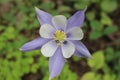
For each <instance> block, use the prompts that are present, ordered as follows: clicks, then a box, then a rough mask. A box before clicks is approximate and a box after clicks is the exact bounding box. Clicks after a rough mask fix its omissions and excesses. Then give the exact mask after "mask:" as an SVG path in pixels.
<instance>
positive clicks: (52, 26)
mask: <svg viewBox="0 0 120 80" xmlns="http://www.w3.org/2000/svg"><path fill="white" fill-rule="evenodd" d="M35 9H36V13H37V18H38V20H39V22H40V24H41V28H40V30H39V33H40V36H41V37H39V38H37V39H35V40H33V41H30V42H28V43H26V44H25V45H23V46H22V47H21V50H22V51H24V52H26V51H30V50H35V49H41V53H42V54H43V55H44V56H46V57H49V71H50V79H51V78H53V77H56V76H58V75H59V73H60V72H61V70H62V68H63V66H64V62H65V61H64V60H65V58H70V57H71V56H72V55H77V56H80V57H91V55H90V53H89V51H88V49H87V48H86V47H85V45H84V44H83V43H82V42H80V41H79V40H81V39H82V38H83V31H82V29H81V25H82V23H83V21H84V14H85V10H82V11H78V12H76V13H75V14H74V15H73V16H72V17H70V18H69V19H68V20H67V18H66V17H65V16H63V15H57V16H54V17H53V16H51V15H50V14H49V13H46V12H44V11H42V10H39V9H38V8H35Z"/></svg>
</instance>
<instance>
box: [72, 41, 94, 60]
mask: <svg viewBox="0 0 120 80" xmlns="http://www.w3.org/2000/svg"><path fill="white" fill-rule="evenodd" d="M72 42H73V43H74V44H75V47H76V51H75V53H74V55H76V56H80V57H84V58H87V57H92V56H91V54H90V52H89V51H88V49H87V48H86V46H85V45H84V44H83V43H82V42H80V41H72Z"/></svg>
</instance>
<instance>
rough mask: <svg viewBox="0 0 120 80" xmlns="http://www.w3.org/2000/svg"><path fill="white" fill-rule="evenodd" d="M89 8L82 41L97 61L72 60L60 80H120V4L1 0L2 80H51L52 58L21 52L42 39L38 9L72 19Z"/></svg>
mask: <svg viewBox="0 0 120 80" xmlns="http://www.w3.org/2000/svg"><path fill="white" fill-rule="evenodd" d="M86 5H87V6H88V9H87V11H86V19H85V22H84V24H83V27H82V28H83V30H84V33H85V37H84V39H83V40H82V41H83V43H84V44H85V45H86V46H87V47H88V49H89V50H90V52H91V54H92V55H93V57H94V58H93V59H83V58H79V57H76V56H75V57H74V56H73V57H72V58H70V59H68V60H67V62H66V64H65V67H64V69H63V70H62V73H61V74H60V76H59V77H58V80H120V1H119V0H0V80H48V77H49V72H48V58H46V57H44V56H42V55H41V53H40V51H39V50H36V51H31V52H27V53H23V52H21V51H20V50H19V48H20V47H21V46H22V45H23V44H24V43H26V42H28V41H31V40H33V39H34V38H36V37H38V36H39V33H38V31H39V27H40V24H39V22H38V20H37V17H36V13H35V9H34V7H35V6H36V7H38V8H40V9H42V10H45V11H47V12H49V13H51V14H52V15H57V14H63V15H65V16H67V17H68V18H69V17H70V16H71V15H72V14H73V13H75V12H76V11H78V10H81V9H83V8H85V6H86Z"/></svg>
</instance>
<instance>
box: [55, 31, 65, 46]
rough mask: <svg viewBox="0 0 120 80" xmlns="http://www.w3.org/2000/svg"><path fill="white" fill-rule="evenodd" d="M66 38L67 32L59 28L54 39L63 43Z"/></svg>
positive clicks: (59, 43)
mask: <svg viewBox="0 0 120 80" xmlns="http://www.w3.org/2000/svg"><path fill="white" fill-rule="evenodd" d="M65 39H66V33H65V32H64V31H61V30H58V31H56V32H55V33H54V40H55V41H56V42H57V43H58V45H61V44H62V43H63V42H64V41H65Z"/></svg>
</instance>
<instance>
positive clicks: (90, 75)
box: [81, 72, 96, 80]
mask: <svg viewBox="0 0 120 80" xmlns="http://www.w3.org/2000/svg"><path fill="white" fill-rule="evenodd" d="M81 80H96V79H95V73H94V72H87V73H85V74H84V75H83V76H82V78H81Z"/></svg>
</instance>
